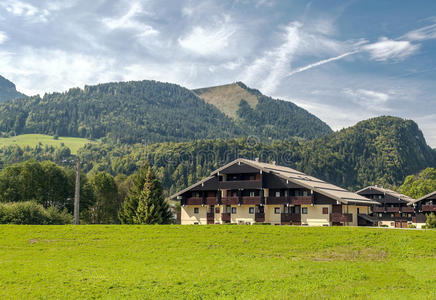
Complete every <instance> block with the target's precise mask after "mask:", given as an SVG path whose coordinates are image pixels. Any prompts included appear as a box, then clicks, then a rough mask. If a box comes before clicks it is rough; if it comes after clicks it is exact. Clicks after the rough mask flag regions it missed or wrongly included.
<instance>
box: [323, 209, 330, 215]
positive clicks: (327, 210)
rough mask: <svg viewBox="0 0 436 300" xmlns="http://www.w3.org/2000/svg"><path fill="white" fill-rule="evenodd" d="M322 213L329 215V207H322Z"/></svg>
mask: <svg viewBox="0 0 436 300" xmlns="http://www.w3.org/2000/svg"><path fill="white" fill-rule="evenodd" d="M322 214H323V215H328V214H329V208H328V207H323V208H322Z"/></svg>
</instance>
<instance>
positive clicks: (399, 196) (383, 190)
mask: <svg viewBox="0 0 436 300" xmlns="http://www.w3.org/2000/svg"><path fill="white" fill-rule="evenodd" d="M366 189H370V190H376V191H378V192H380V193H383V194H387V195H390V196H392V197H394V198H397V199H400V200H403V201H406V202H414V201H415V199H413V198H411V197H409V196H406V195H403V194H400V193H398V192H396V191H393V190H390V189H387V188H383V187H380V186H376V185H370V186H367V187H365V188H363V189H361V190H358V191H357V192H356V193H358V194H359V193H361V192H363V191H365V190H366Z"/></svg>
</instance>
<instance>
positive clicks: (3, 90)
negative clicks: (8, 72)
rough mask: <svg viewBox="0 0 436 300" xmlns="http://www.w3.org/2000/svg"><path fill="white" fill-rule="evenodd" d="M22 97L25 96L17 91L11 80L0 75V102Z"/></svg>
mask: <svg viewBox="0 0 436 300" xmlns="http://www.w3.org/2000/svg"><path fill="white" fill-rule="evenodd" d="M22 97H27V96H26V95H24V94H22V93H20V92H18V91H17V88H16V86H15V84H14V83H13V82H11V81H10V80H8V79H6V78H5V77H3V76H1V75H0V103H2V102H6V101H9V100H12V99H15V98H22Z"/></svg>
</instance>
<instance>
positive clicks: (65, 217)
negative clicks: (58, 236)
mask: <svg viewBox="0 0 436 300" xmlns="http://www.w3.org/2000/svg"><path fill="white" fill-rule="evenodd" d="M71 223H72V216H71V215H70V214H68V213H67V212H66V211H60V210H58V209H57V208H55V207H49V208H47V209H45V208H44V207H43V206H42V205H40V204H37V203H36V202H33V201H28V202H15V203H6V204H0V224H22V225H24V224H26V225H63V224H71Z"/></svg>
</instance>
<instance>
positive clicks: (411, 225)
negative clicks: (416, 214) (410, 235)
mask: <svg viewBox="0 0 436 300" xmlns="http://www.w3.org/2000/svg"><path fill="white" fill-rule="evenodd" d="M407 228H416V226H415V225H413V224H409V225H407Z"/></svg>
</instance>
